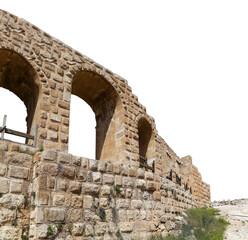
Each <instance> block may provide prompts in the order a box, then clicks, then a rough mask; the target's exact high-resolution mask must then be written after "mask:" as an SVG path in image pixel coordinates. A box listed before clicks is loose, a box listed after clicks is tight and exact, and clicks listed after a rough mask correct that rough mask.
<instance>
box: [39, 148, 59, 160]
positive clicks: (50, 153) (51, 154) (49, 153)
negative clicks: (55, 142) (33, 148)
mask: <svg viewBox="0 0 248 240" xmlns="http://www.w3.org/2000/svg"><path fill="white" fill-rule="evenodd" d="M41 159H44V160H48V161H56V159H57V151H56V149H47V150H45V151H43V152H42V154H41Z"/></svg>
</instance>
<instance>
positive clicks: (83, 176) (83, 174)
mask: <svg viewBox="0 0 248 240" xmlns="http://www.w3.org/2000/svg"><path fill="white" fill-rule="evenodd" d="M87 176H88V172H87V170H86V169H85V168H80V169H79V172H78V173H77V177H78V179H79V180H81V181H83V182H85V181H86V180H87Z"/></svg>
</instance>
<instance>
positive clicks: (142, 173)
mask: <svg viewBox="0 0 248 240" xmlns="http://www.w3.org/2000/svg"><path fill="white" fill-rule="evenodd" d="M137 177H138V178H144V177H145V170H144V169H142V168H138V169H137Z"/></svg>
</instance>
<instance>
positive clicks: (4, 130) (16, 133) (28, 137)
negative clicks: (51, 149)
mask: <svg viewBox="0 0 248 240" xmlns="http://www.w3.org/2000/svg"><path fill="white" fill-rule="evenodd" d="M6 122H7V115H4V117H3V123H2V127H0V133H1V139H2V140H4V134H5V133H7V134H11V135H15V136H18V137H23V138H26V139H31V140H33V146H34V147H36V144H37V134H38V124H35V130H34V136H33V135H30V134H27V133H22V132H18V131H15V130H12V129H9V128H7V126H6Z"/></svg>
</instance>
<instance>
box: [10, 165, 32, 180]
mask: <svg viewBox="0 0 248 240" xmlns="http://www.w3.org/2000/svg"><path fill="white" fill-rule="evenodd" d="M9 177H14V178H23V179H27V178H28V177H29V169H28V168H24V167H16V166H10V167H9Z"/></svg>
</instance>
